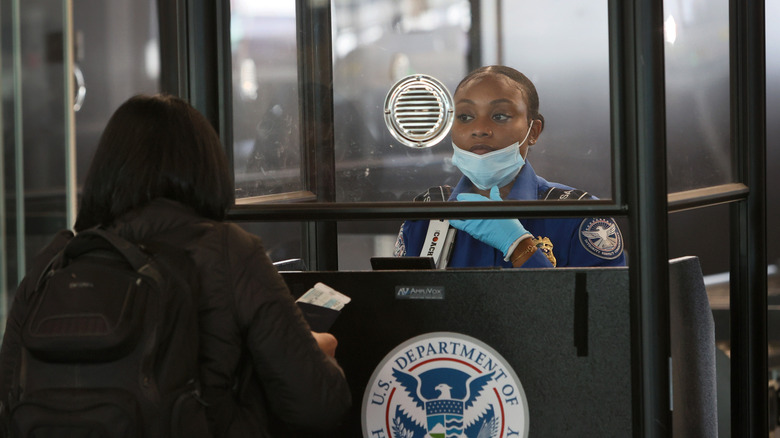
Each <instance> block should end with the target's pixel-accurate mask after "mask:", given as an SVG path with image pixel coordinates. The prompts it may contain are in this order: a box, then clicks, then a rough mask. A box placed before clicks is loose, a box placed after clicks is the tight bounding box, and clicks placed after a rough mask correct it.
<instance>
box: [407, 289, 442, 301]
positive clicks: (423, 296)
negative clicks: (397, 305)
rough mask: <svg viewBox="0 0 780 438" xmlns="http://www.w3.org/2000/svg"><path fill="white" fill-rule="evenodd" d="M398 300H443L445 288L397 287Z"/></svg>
mask: <svg viewBox="0 0 780 438" xmlns="http://www.w3.org/2000/svg"><path fill="white" fill-rule="evenodd" d="M395 298H396V299H398V300H443V299H444V286H396V287H395Z"/></svg>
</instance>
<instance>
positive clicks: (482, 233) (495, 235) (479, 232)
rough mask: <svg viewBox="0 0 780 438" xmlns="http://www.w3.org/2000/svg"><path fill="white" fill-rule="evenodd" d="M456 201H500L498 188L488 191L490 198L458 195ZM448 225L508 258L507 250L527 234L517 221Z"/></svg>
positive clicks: (464, 221) (487, 221)
mask: <svg viewBox="0 0 780 438" xmlns="http://www.w3.org/2000/svg"><path fill="white" fill-rule="evenodd" d="M458 201H501V195H499V193H498V187H493V188H492V189H490V198H486V197H484V196H482V195H480V194H477V193H460V194H459V195H458ZM450 225H452V226H453V227H455V228H457V229H459V230H461V231H465V232H467V233H469V234H470V235H471V237H473V238H475V239H477V240H479V241H480V242H484V243H487V244H488V245H490V246H492V247H493V248H496V249H498V250H499V251H501V252H502V253H503V254H504V259H506V258H507V257H508V256H509V248H511V247H512V244H513V243H515V241H516V240H517V239H519V238H520V237H522V236H523V235H525V234H531V233H529V232H528V231H527V230H526V229H525V227H523V224H521V223H520V221H519V220H517V219H467V220H462V219H450Z"/></svg>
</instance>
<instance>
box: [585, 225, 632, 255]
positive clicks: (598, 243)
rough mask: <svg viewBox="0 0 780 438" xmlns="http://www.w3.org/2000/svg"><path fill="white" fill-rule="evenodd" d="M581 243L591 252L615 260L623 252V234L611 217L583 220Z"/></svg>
mask: <svg viewBox="0 0 780 438" xmlns="http://www.w3.org/2000/svg"><path fill="white" fill-rule="evenodd" d="M580 243H581V244H582V246H583V247H584V248H585V249H586V250H588V252H590V253H591V254H593V255H595V256H596V257H600V258H602V259H606V260H615V259H616V258H618V257H620V254H622V253H623V235H622V234H620V229H619V228H618V226H617V224H616V223H615V221H614V220H613V219H611V218H590V219H585V220H583V221H582V223H580Z"/></svg>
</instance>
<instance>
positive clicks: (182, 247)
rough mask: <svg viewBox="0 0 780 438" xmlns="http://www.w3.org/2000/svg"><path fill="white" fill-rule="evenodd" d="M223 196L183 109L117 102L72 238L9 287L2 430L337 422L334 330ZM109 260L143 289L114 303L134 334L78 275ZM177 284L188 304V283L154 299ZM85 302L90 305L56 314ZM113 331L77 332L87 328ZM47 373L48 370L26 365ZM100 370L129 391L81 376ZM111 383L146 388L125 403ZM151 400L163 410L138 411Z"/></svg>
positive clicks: (195, 430) (241, 432) (1, 358)
mask: <svg viewBox="0 0 780 438" xmlns="http://www.w3.org/2000/svg"><path fill="white" fill-rule="evenodd" d="M232 200H233V185H232V179H231V178H230V176H229V173H228V166H227V159H226V156H225V154H224V151H223V149H222V147H221V145H220V141H219V137H218V136H217V134H216V132H215V131H214V130H213V128H212V127H211V125H210V124H209V122H208V121H207V120H206V118H205V117H203V115H201V114H200V113H199V112H198V111H196V110H195V109H194V108H193V107H192V106H190V105H189V104H188V103H186V102H185V101H183V100H181V99H179V98H176V97H172V96H163V95H156V96H136V97H133V98H131V99H129V100H128V101H126V102H125V103H124V104H122V105H121V106H120V107H119V108H118V109H117V111H116V112H115V113H114V114H113V116H112V117H111V119H110V120H109V122H108V125H107V126H106V128H105V131H104V132H103V135H102V137H101V139H100V142H99V144H98V148H97V151H96V153H95V156H94V158H93V161H92V164H91V167H90V169H89V172H88V174H87V178H86V182H85V184H84V188H83V194H82V199H81V202H80V205H79V211H78V217H77V220H76V224H75V226H74V230H75V231H76V233H77V234H76V237H72V233H70V232H69V231H65V232H61V233H60V234H58V235H57V236H56V238H55V239H54V241H53V242H52V243H51V244H50V245H49V246H48V247H47V248H46V249H45V250H44V251H43V252H42V253H41V254H40V255H39V256H38V257H37V258H36V259H35V260H34V262H33V263H32V265H31V269H30V271H29V272H28V275H27V276H26V277H25V279H24V281H23V282H22V284H21V285H20V287H19V289H18V291H17V293H16V296H15V298H14V303H13V305H12V308H11V311H10V314H9V317H8V323H7V326H6V331H5V336H4V339H3V344H2V350H1V351H0V419H2V423H3V432H5V433H8V434H10V435H11V436H17V435H19V436H22V435H23V431H24V430H28V431H33V432H35V431H34V429H35V428H36V427H37V428H38V431H37V432H36V433H38V435H35V436H46V435H47V434H48V435H50V436H92V435H89V431H86V429H79V428H80V427H83V428H86V427H87V426H81V425H76V426H74V422H78V421H80V419H83V418H87V417H89V416H90V415H93V416H94V418H97V420H95V421H102V422H103V423H104V424H103V425H102V427H104V428H109V429H110V430H109V433H108V434H107V435H105V436H112V437H113V436H117V437H118V436H214V437H249V436H251V437H277V436H279V437H282V436H283V437H288V436H294V435H295V433H296V432H297V431H304V432H306V431H321V430H328V429H331V428H334V427H335V426H337V425H338V423H339V422H340V420H341V419H342V418H343V416H344V415H345V414H346V412H347V411H348V409H349V407H350V404H351V395H350V391H349V388H348V386H347V383H346V379H345V376H344V374H343V371H342V370H341V368H340V367H339V365H338V364H337V362H336V360H335V358H334V357H333V356H334V352H335V347H336V338H335V337H333V336H332V335H330V334H327V333H313V332H311V331H310V329H309V326H308V324H307V323H306V321H305V320H304V318H303V316H302V314H301V312H300V311H299V309H298V308H297V306H296V304H295V303H294V300H293V297H292V296H291V294H290V292H289V290H288V289H287V286H286V285H285V283H284V281H283V279H282V277H281V276H280V275H279V274H278V272H277V271H276V268H275V267H274V266H273V265H272V263H271V261H270V259H269V258H268V257H267V255H266V253H265V250H264V248H263V245H262V243H261V241H260V239H259V238H257V237H256V236H254V235H252V234H250V233H247V232H246V231H244V230H243V229H241V228H240V227H238V226H236V225H235V224H229V223H225V222H223V219H224V217H225V213H226V211H227V209H228V207H229V206H230V205H231V204H232ZM112 236H113V237H112ZM63 248H64V249H65V250H64V251H63ZM139 250H140V251H139ZM139 259H140V262H139V263H138V264H137V265H136V264H134V262H133V261H132V260H139ZM188 263H189V264H190V265H191V266H189V267H188ZM94 266H98V268H94ZM90 269H91V270H90ZM67 270H70V271H67ZM110 270H116V271H117V272H119V271H128V272H129V275H130V277H129V278H131V279H135V280H133V281H135V283H133V282H132V281H130V282H128V286H127V289H128V290H130V289H133V288H134V287H135V286H133V284H137V285H139V286H138V290H139V291H140V292H134V291H133V292H126V291H123V290H120V292H121V293H125V295H121V294H120V295H119V296H121V297H124V298H123V299H124V300H125V301H121V300H120V301H121V302H120V304H121V306H118V307H117V308H118V309H121V310H122V312H130V313H132V311H134V310H133V309H135V307H133V306H137V308H138V309H142V312H137V313H138V314H139V315H142V316H143V318H140V319H143V321H141V322H138V324H137V326H138V327H146V328H139V329H137V330H135V331H134V329H132V327H133V324H135V323H134V322H132V321H130V322H127V323H125V322H124V321H125V320H124V319H123V318H126V317H125V313H122V312H119V311H117V312H110V311H105V310H104V309H100V308H99V307H100V306H102V305H103V301H106V302H108V301H111V300H109V299H108V298H106V299H105V300H104V299H103V298H102V297H103V295H101V294H102V293H103V292H104V291H103V290H102V289H101V287H102V286H101V284H103V283H100V281H103V280H100V281H98V280H95V281H94V282H91V281H80V280H78V279H75V280H74V278H76V276H77V273H78V275H84V276H87V275H92V276H94V277H95V278H99V277H107V279H106V280H105V281H107V282H109V283H111V284H113V283H118V282H119V280H118V279H117V277H118V275H105V274H106V273H108V272H114V271H110ZM62 272H65V273H67V275H63V274H62ZM58 273H59V274H58ZM44 274H45V275H44ZM134 275H135V276H136V277H137V278H136V277H133V276H134ZM188 277H193V278H188ZM69 278H70V280H68V279H69ZM93 283H94V284H93ZM131 283H132V284H131ZM147 283H148V284H150V285H151V286H149V287H147V288H146V289H144V286H143V285H144V284H147ZM118 284H119V283H118ZM61 285H65V286H63V287H60V286H61ZM122 287H124V286H116V288H122ZM90 288H92V289H95V290H96V291H98V292H99V293H95V291H93V290H92V289H90ZM62 289H69V291H63V290H62ZM190 289H191V291H190ZM82 290H84V291H85V292H82ZM181 290H188V291H190V294H192V295H193V296H194V299H193V300H192V303H191V304H188V303H187V296H189V295H187V294H185V295H187V296H185V297H184V298H181V297H179V298H180V299H181V300H183V301H181V303H180V304H177V305H174V306H169V307H165V305H164V304H165V303H163V302H164V301H166V300H167V298H166V297H167V295H166V294H167V293H168V292H169V291H173V292H171V295H172V296H176V294H177V292H176V291H181ZM112 292H113V291H112ZM57 294H59V295H57ZM69 294H73V295H69ZM90 294H91V295H90ZM179 295H182V294H181V293H179ZM55 296H60V297H64V298H63V299H62V300H60V301H57V300H55V299H54V298H53V297H55ZM73 297H93V298H82V299H81V301H79V300H76V299H75V298H73ZM177 299H178V298H177ZM133 300H135V301H133ZM76 301H78V302H76ZM114 301H116V300H114ZM168 301H171V302H173V301H172V300H168ZM84 302H87V303H84ZM158 302H159V303H161V304H160V305H159V306H157V307H154V306H151V307H150V303H158ZM128 303H129V304H128ZM87 304H88V306H87V307H90V306H91V307H90V308H91V310H89V312H87V311H85V312H82V313H78V312H76V311H75V310H73V311H70V310H67V309H65V308H71V307H72V308H73V309H77V308H78V307H79V306H82V305H87ZM155 305H156V304H155ZM189 307H192V309H191V310H193V311H192V312H190V313H192V316H193V317H189V316H188V315H186V313H188V309H189ZM131 308H132V309H131ZM128 309H131V310H128ZM150 309H151V310H150ZM195 309H197V310H196V311H194V310H195ZM47 312H48V313H47ZM67 312H70V314H69V315H70V316H73V315H76V317H74V318H75V319H74V318H71V319H70V320H69V321H67V322H62V323H56V324H53V323H51V321H52V320H53V319H52V317H47V316H46V315H57V314H58V313H59V314H61V315H64V314H65V313H67ZM90 312H92V313H90ZM101 312H102V313H101ZM120 313H121V315H119V314H120ZM88 314H89V315H91V314H96V315H97V314H100V315H101V317H100V318H92V320H89V318H86V317H85V316H84V315H88ZM182 314H184V315H182ZM61 315H60V316H61ZM105 315H107V316H105ZM112 315H114V316H116V315H119V316H116V318H115V321H114V320H113V319H111V318H113V316H112ZM151 315H155V316H154V317H153V316H151ZM155 318H158V319H160V320H159V321H151V323H152V324H151V325H148V324H147V323H149V322H150V321H149V320H152V319H155ZM55 319H56V318H55ZM61 319H62V320H63V321H65V319H64V318H61ZM137 319H138V318H137ZM168 321H180V322H181V321H188V323H192V321H196V323H197V329H194V330H193V331H192V333H189V336H188V335H187V333H182V331H181V327H178V328H179V330H178V331H177V328H176V327H168V325H170V324H168ZM114 322H116V324H113V323H114ZM182 323H183V322H182ZM47 324H48V325H47ZM112 324H113V325H112ZM105 326H110V327H116V330H114V331H110V330H108V329H106V328H105ZM74 327H75V328H74ZM128 327H130V328H128ZM148 327H152V328H148ZM193 327H195V326H193ZM109 331H110V336H108V335H106V336H92V337H91V338H90V339H87V340H86V341H85V340H84V339H86V338H89V336H84V334H85V333H88V334H94V333H100V334H104V333H109ZM65 332H67V334H68V336H70V338H67V339H71V340H72V341H73V343H72V344H69V345H70V346H69V347H67V348H65V347H63V346H62V342H61V341H59V340H58V339H59V338H58V337H57V336H55V335H58V336H60V338H62V336H61V335H62V333H65ZM136 332H137V335H136V334H134V333H136ZM166 337H168V339H165V338H166ZM92 338H95V339H99V340H100V342H99V344H100V345H98V346H97V347H96V346H95V345H96V344H95V342H94V339H92ZM193 345H194V349H193ZM193 351H194V353H193ZM136 354H137V355H138V358H139V360H138V362H140V363H141V366H140V367H141V371H140V372H138V373H137V374H136V375H133V374H132V372H127V371H126V370H125V372H124V374H123V372H119V371H117V372H116V374H112V373H113V371H112V368H111V367H115V366H117V364H119V363H121V362H122V361H124V360H126V359H125V358H127V357H133V355H136ZM195 354H197V359H194V355H195ZM188 357H192V358H190V359H188ZM120 359H121V360H120ZM193 361H194V364H195V365H194V368H193V366H192V364H191V363H190V362H193ZM76 362H78V363H76ZM45 367H59V368H45ZM126 368H127V367H126ZM131 368H132V367H131ZM44 369H51V370H53V371H51V372H44V373H40V372H39V373H38V374H37V375H36V370H44ZM59 369H61V370H63V371H61V372H60V371H54V370H59ZM189 369H192V370H191V372H190V371H187V370H189ZM131 371H132V370H131ZM136 371H138V370H136ZM101 373H103V374H105V375H107V376H108V377H109V380H111V378H113V380H115V381H116V382H115V383H116V385H117V386H120V387H121V386H123V385H124V386H134V387H137V388H132V389H129V390H127V391H118V392H111V391H113V389H112V390H111V391H108V390H105V391H102V388H92V389H86V388H81V387H80V386H79V385H80V384H82V382H86V381H89V380H90V379H98V378H99V376H100V375H101ZM126 374H127V375H129V377H128V378H127V379H124V378H123V376H125V375H126ZM187 376H190V377H187ZM188 379H189V380H188ZM63 381H64V382H65V383H63ZM179 381H180V382H181V385H179V383H177V382H179ZM57 385H61V386H65V388H59V387H57ZM173 386H177V387H180V388H179V389H177V388H172V387H173ZM87 393H89V394H90V395H85V394H87ZM119 393H121V394H124V395H127V394H140V395H138V396H137V397H140V398H145V399H144V400H142V401H141V402H138V403H137V404H135V405H134V404H133V403H132V402H129V404H127V405H122V404H121V403H119V402H118V401H117V399H119V398H123V397H124V396H122V397H120V396H117V395H116V394H119ZM131 398H132V397H131ZM106 400H108V401H106ZM180 400H188V401H185V402H180ZM193 400H194V401H195V402H196V403H193ZM115 405H116V406H118V407H114V406H115ZM123 406H140V408H137V412H135V411H133V409H127V408H123ZM149 406H151V407H152V408H154V407H157V408H158V409H160V410H163V411H164V410H172V411H173V412H160V413H158V414H148V411H149ZM129 411H133V412H130V414H128V412H129ZM147 415H150V416H151V417H154V418H152V419H149V418H147ZM125 417H127V418H125ZM136 417H137V418H136ZM90 421H91V420H90ZM86 422H88V421H86ZM136 423H137V424H136ZM69 428H70V429H69ZM120 428H121V430H118V429H120ZM155 428H156V429H155ZM161 430H162V431H163V432H160V431H161ZM84 431H86V432H84ZM81 432H83V433H82V435H78V433H81ZM94 436H98V435H94ZM99 436H104V435H99Z"/></svg>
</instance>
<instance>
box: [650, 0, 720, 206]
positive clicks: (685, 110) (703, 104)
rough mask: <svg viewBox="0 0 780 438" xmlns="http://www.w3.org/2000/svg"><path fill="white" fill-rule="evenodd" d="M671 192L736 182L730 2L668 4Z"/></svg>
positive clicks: (689, 0) (671, 1) (678, 1)
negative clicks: (731, 110) (730, 63)
mask: <svg viewBox="0 0 780 438" xmlns="http://www.w3.org/2000/svg"><path fill="white" fill-rule="evenodd" d="M664 36H665V39H666V44H665V47H664V50H665V56H666V59H665V61H666V132H667V135H666V142H667V149H666V150H667V161H668V166H667V167H668V170H667V172H668V173H667V183H668V191H669V193H673V192H680V191H685V190H693V189H699V188H703V187H708V186H715V185H721V184H728V183H731V182H735V174H734V154H733V153H732V151H731V141H730V116H729V109H730V106H729V98H730V91H729V2H728V1H727V0H717V1H706V0H667V1H664Z"/></svg>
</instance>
